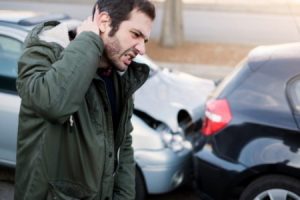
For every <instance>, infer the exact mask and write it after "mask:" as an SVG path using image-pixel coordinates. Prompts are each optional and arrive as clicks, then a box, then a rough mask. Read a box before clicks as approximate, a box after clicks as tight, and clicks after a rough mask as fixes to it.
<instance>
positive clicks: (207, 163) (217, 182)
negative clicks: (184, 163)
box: [193, 144, 245, 200]
mask: <svg viewBox="0 0 300 200" xmlns="http://www.w3.org/2000/svg"><path fill="white" fill-rule="evenodd" d="M193 159H194V160H193V161H194V174H195V178H196V185H197V189H199V190H200V192H203V193H205V194H206V195H208V196H210V197H212V198H214V199H222V200H223V199H225V198H226V196H227V193H228V192H232V188H231V187H232V185H233V182H234V180H235V178H236V177H237V175H238V174H239V173H241V172H242V171H244V170H245V167H244V166H243V165H241V164H239V163H233V162H230V161H228V160H225V159H223V158H220V157H218V156H216V155H215V154H214V152H213V150H212V148H211V146H210V145H208V144H206V145H204V147H203V148H202V149H201V150H200V151H198V152H196V153H194V157H193Z"/></svg>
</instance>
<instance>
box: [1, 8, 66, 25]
mask: <svg viewBox="0 0 300 200" xmlns="http://www.w3.org/2000/svg"><path fill="white" fill-rule="evenodd" d="M69 19H71V18H70V16H68V15H67V14H63V13H43V12H33V11H12V10H1V12H0V22H5V23H9V24H15V25H19V26H22V27H24V28H25V29H31V28H32V27H33V26H35V25H37V24H40V23H43V22H46V21H50V20H57V21H65V20H69Z"/></svg>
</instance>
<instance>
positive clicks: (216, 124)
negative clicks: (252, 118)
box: [201, 99, 232, 136]
mask: <svg viewBox="0 0 300 200" xmlns="http://www.w3.org/2000/svg"><path fill="white" fill-rule="evenodd" d="M231 119H232V115H231V111H230V108H229V105H228V102H227V100H226V99H216V100H211V101H208V102H207V103H206V109H205V118H204V121H203V125H202V130H201V132H202V133H203V134H204V135H205V136H210V135H213V134H215V133H216V132H218V131H220V130H221V129H223V128H224V127H226V126H227V124H228V123H229V122H230V120H231Z"/></svg>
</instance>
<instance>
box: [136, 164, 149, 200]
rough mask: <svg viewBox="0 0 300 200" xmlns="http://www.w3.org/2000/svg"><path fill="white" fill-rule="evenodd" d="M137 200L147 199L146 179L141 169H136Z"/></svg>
mask: <svg viewBox="0 0 300 200" xmlns="http://www.w3.org/2000/svg"><path fill="white" fill-rule="evenodd" d="M135 191H136V193H135V199H136V200H144V199H145V197H146V193H147V192H146V187H145V181H144V177H143V175H142V172H141V171H140V169H138V168H136V170H135Z"/></svg>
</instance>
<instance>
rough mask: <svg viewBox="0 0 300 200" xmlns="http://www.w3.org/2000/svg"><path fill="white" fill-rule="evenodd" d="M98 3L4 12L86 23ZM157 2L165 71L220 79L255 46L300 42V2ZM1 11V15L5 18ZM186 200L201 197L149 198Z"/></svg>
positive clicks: (25, 5) (50, 3) (154, 54)
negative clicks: (64, 16) (63, 17)
mask: <svg viewBox="0 0 300 200" xmlns="http://www.w3.org/2000/svg"><path fill="white" fill-rule="evenodd" d="M94 2H95V1H94V0H31V1H28V0H14V1H8V0H7V1H4V0H1V1H0V8H1V10H12V11H13V10H22V11H26V12H31V11H34V12H51V13H66V14H68V15H70V16H71V17H72V18H75V19H79V20H83V19H85V18H87V17H88V16H89V15H91V11H92V7H93V5H94ZM154 3H155V5H156V8H157V18H156V20H155V22H154V26H153V31H152V35H151V38H150V41H149V43H148V44H147V45H148V46H147V55H148V56H149V57H150V58H152V59H153V60H154V61H155V62H156V63H157V64H158V65H159V66H161V67H167V68H169V69H171V70H178V71H183V72H187V73H189V74H192V75H195V76H198V77H202V78H208V79H213V80H218V79H221V78H223V77H224V76H225V75H227V74H228V73H230V72H231V71H232V70H233V69H234V67H235V66H236V65H237V64H238V63H239V62H240V61H241V60H242V59H243V58H244V57H245V56H247V54H248V53H249V51H251V49H253V48H255V47H256V46H259V45H270V44H280V43H290V42H298V41H299V40H300V16H299V15H300V0H154ZM1 10H0V15H1V14H4V12H3V11H1ZM11 14H13V12H12V13H11ZM5 15H9V12H7V11H6V12H5ZM2 188H3V187H2ZM8 190H13V189H11V188H10V189H7V191H8ZM2 191H3V190H2ZM0 194H1V185H0ZM184 198H185V199H198V198H197V197H196V195H194V193H193V192H192V190H191V189H186V188H185V189H179V192H178V190H177V191H174V192H173V193H171V194H167V195H160V196H154V197H149V200H150V199H164V200H166V199H184ZM4 199H5V198H4ZM0 200H1V196H0Z"/></svg>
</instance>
